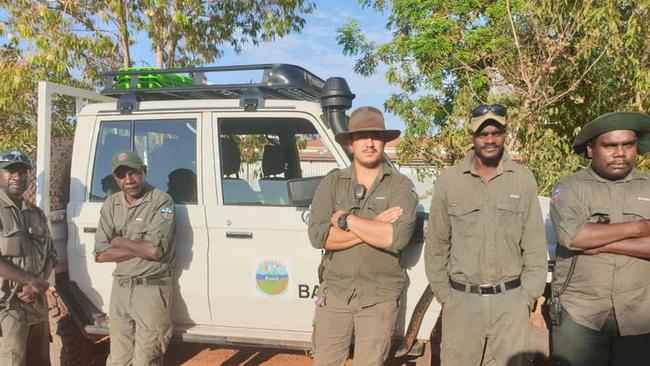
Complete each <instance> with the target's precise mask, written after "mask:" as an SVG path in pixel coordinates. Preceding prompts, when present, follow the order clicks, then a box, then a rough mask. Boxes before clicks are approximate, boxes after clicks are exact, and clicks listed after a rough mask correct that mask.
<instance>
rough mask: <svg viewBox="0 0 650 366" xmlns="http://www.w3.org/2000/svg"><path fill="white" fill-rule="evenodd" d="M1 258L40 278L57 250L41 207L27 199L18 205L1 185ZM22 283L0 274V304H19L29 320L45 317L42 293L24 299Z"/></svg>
mask: <svg viewBox="0 0 650 366" xmlns="http://www.w3.org/2000/svg"><path fill="white" fill-rule="evenodd" d="M0 231H1V235H0V260H2V261H4V262H6V263H9V264H12V265H14V266H16V267H18V268H20V269H22V270H23V271H25V272H28V273H31V274H32V275H35V276H40V277H41V278H43V274H44V273H43V271H44V270H45V267H46V264H47V262H48V261H51V263H50V264H51V265H53V264H54V262H55V261H56V251H55V249H54V243H53V242H52V237H51V236H50V229H49V228H48V225H47V218H46V217H45V214H44V213H43V211H42V210H41V209H40V208H38V207H36V206H34V205H33V204H32V203H30V202H28V201H27V200H23V201H22V205H21V207H20V208H18V207H16V205H15V203H14V202H13V201H12V200H11V198H9V196H8V195H7V194H6V193H5V191H4V190H2V189H0ZM21 287H22V285H21V284H20V283H17V282H14V281H9V280H6V279H4V278H0V308H6V307H15V306H20V307H22V308H23V309H25V311H26V313H27V321H28V322H29V323H30V324H34V323H39V322H42V321H44V320H47V316H48V314H47V299H46V298H45V294H43V295H41V296H38V297H37V298H36V299H35V300H34V302H32V303H23V302H21V301H20V300H19V299H18V297H17V295H18V294H17V293H18V292H20V290H21Z"/></svg>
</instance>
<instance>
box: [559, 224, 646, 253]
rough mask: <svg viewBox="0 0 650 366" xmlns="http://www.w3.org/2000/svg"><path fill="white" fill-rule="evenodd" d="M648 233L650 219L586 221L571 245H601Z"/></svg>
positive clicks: (587, 246)
mask: <svg viewBox="0 0 650 366" xmlns="http://www.w3.org/2000/svg"><path fill="white" fill-rule="evenodd" d="M648 235H650V221H646V220H643V221H629V222H621V223H617V224H599V223H586V224H585V225H584V226H583V227H582V230H580V232H578V235H576V236H575V237H574V238H573V239H572V240H571V245H572V246H574V247H576V248H580V249H592V248H598V247H602V246H604V245H608V244H611V243H615V242H619V241H622V240H624V239H630V238H639V237H645V236H648Z"/></svg>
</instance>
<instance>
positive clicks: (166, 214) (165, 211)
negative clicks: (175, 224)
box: [160, 207, 174, 220]
mask: <svg viewBox="0 0 650 366" xmlns="http://www.w3.org/2000/svg"><path fill="white" fill-rule="evenodd" d="M160 216H162V218H163V219H165V220H171V219H173V218H174V210H172V208H171V207H163V208H162V209H161V210H160Z"/></svg>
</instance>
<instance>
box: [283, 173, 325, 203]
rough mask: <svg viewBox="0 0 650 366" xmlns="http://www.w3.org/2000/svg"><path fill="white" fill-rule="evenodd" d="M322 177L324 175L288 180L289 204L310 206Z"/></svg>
mask: <svg viewBox="0 0 650 366" xmlns="http://www.w3.org/2000/svg"><path fill="white" fill-rule="evenodd" d="M321 179H323V176H318V177H309V178H296V179H289V180H287V189H288V191H289V204H290V205H291V206H293V207H306V206H309V205H310V204H311V201H312V200H313V199H314V194H315V193H316V188H318V184H319V183H320V181H321Z"/></svg>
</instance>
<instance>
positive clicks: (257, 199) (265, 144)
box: [218, 118, 337, 206]
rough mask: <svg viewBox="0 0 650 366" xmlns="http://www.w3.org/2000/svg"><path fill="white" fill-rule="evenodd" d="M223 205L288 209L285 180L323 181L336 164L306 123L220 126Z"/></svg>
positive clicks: (253, 121) (260, 122)
mask: <svg viewBox="0 0 650 366" xmlns="http://www.w3.org/2000/svg"><path fill="white" fill-rule="evenodd" d="M218 144H219V153H220V161H221V184H222V192H223V202H224V204H226V205H263V206H289V205H290V203H289V193H288V188H287V180H289V179H296V178H307V177H318V176H324V175H325V174H327V173H328V172H329V171H330V170H332V169H334V168H336V167H337V163H336V160H335V159H334V157H333V156H332V154H331V153H330V151H329V149H328V148H327V146H326V145H325V144H324V143H323V142H322V141H321V140H320V138H319V136H318V133H317V131H316V129H315V128H314V127H313V126H312V125H311V123H310V122H309V121H307V120H302V119H297V118H296V119H279V118H254V119H235V118H227V119H222V120H220V121H219V142H218Z"/></svg>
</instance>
